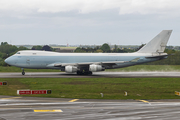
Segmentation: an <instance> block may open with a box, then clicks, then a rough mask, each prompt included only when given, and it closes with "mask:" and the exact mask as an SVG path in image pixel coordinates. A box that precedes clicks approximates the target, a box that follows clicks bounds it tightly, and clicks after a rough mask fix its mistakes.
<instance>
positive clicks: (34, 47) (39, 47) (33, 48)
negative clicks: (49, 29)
mask: <svg viewBox="0 0 180 120" xmlns="http://www.w3.org/2000/svg"><path fill="white" fill-rule="evenodd" d="M31 50H42V46H40V45H36V46H33V47H32V48H31Z"/></svg>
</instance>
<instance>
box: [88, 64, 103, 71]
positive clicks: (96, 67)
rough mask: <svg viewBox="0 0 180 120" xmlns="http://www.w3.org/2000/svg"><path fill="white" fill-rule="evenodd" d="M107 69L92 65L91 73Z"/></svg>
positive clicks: (90, 67)
mask: <svg viewBox="0 0 180 120" xmlns="http://www.w3.org/2000/svg"><path fill="white" fill-rule="evenodd" d="M104 70H105V68H103V67H102V66H101V65H90V66H89V71H91V72H97V71H104Z"/></svg>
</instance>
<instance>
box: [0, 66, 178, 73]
mask: <svg viewBox="0 0 180 120" xmlns="http://www.w3.org/2000/svg"><path fill="white" fill-rule="evenodd" d="M21 71H22V70H21V69H20V68H17V67H12V66H11V67H2V66H0V72H21ZM106 71H107V72H109V71H112V72H135V71H137V72H138V71H139V72H142V71H165V72H167V71H179V72H180V65H136V66H131V67H126V68H119V69H106ZM25 72H60V70H52V69H25Z"/></svg>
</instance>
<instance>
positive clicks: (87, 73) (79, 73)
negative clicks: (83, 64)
mask: <svg viewBox="0 0 180 120" xmlns="http://www.w3.org/2000/svg"><path fill="white" fill-rule="evenodd" d="M77 75H92V72H91V71H77Z"/></svg>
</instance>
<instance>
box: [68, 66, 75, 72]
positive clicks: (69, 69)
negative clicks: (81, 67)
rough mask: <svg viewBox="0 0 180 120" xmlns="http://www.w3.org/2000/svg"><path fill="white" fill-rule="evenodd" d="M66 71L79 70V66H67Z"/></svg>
mask: <svg viewBox="0 0 180 120" xmlns="http://www.w3.org/2000/svg"><path fill="white" fill-rule="evenodd" d="M65 71H66V72H67V73H73V72H77V67H75V66H65Z"/></svg>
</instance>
